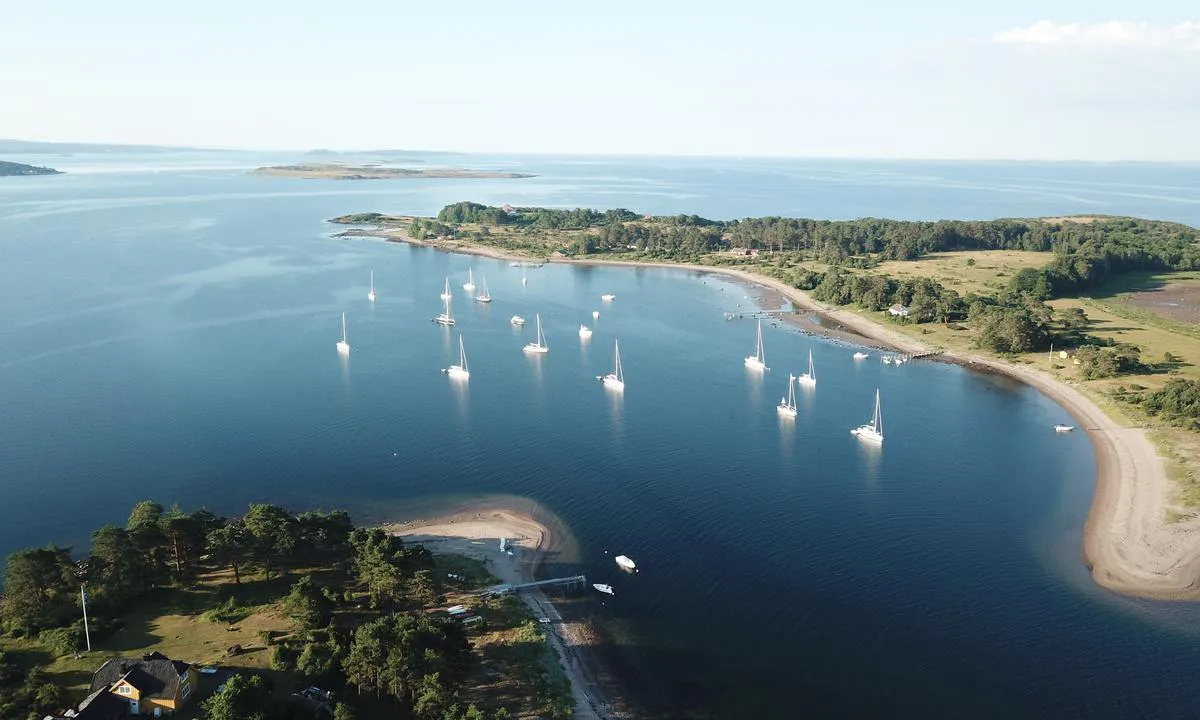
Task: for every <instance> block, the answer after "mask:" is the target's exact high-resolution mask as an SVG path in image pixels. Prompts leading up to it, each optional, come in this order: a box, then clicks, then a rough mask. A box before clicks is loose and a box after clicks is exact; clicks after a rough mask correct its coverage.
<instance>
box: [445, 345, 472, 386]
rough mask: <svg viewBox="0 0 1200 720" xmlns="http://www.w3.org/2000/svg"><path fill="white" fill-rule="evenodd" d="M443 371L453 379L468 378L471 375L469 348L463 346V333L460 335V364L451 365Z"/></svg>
mask: <svg viewBox="0 0 1200 720" xmlns="http://www.w3.org/2000/svg"><path fill="white" fill-rule="evenodd" d="M442 372H444V373H446V374H447V375H449V376H450V379H451V380H466V379H467V378H469V377H471V371H470V370H468V369H467V350H466V348H465V347H463V339H462V335H459V336H458V364H457V365H451V366H450V367H448V368H445V369H443V370H442Z"/></svg>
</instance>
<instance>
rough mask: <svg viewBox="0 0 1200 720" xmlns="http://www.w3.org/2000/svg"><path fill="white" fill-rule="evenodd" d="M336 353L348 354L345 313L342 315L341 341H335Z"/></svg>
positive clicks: (348, 344)
mask: <svg viewBox="0 0 1200 720" xmlns="http://www.w3.org/2000/svg"><path fill="white" fill-rule="evenodd" d="M337 351H338V352H340V353H341V354H343V355H349V354H350V343H349V342H347V341H346V313H342V339H341V340H338V341H337Z"/></svg>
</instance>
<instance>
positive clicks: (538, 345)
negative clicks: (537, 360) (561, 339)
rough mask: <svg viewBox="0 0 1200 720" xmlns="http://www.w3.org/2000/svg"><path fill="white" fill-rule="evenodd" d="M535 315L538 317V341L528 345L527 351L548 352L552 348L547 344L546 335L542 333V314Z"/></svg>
mask: <svg viewBox="0 0 1200 720" xmlns="http://www.w3.org/2000/svg"><path fill="white" fill-rule="evenodd" d="M534 317H536V318H537V341H536V342H531V343H529V344H528V345H526V346H525V352H527V353H538V354H542V353H548V352H550V348H549V346H547V345H546V336H545V335H543V334H542V316H541V315H540V314H539V315H535V316H534Z"/></svg>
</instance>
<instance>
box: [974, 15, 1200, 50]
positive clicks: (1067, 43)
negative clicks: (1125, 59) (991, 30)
mask: <svg viewBox="0 0 1200 720" xmlns="http://www.w3.org/2000/svg"><path fill="white" fill-rule="evenodd" d="M992 40H993V41H994V42H997V43H1001V44H1004V45H1022V46H1025V47H1031V48H1038V47H1043V48H1054V47H1060V48H1088V49H1121V48H1131V49H1132V48H1139V49H1140V48H1161V49H1176V50H1190V51H1197V52H1200V21H1197V20H1184V21H1183V22H1180V23H1177V24H1175V25H1154V24H1152V23H1145V22H1132V21H1129V20H1110V21H1108V22H1102V23H1094V24H1091V25H1088V24H1083V23H1056V22H1052V21H1050V20H1039V21H1038V22H1035V23H1034V24H1032V25H1030V26H1028V27H1019V28H1013V29H1011V30H1005V31H1003V32H999V33H996V34H995V35H993V36H992Z"/></svg>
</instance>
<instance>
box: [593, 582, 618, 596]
mask: <svg viewBox="0 0 1200 720" xmlns="http://www.w3.org/2000/svg"><path fill="white" fill-rule="evenodd" d="M592 587H594V588H596V589H597V590H599V591H600V592H602V593H604V594H605V595H612V594H613V586H612V585H605V584H604V583H592Z"/></svg>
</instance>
